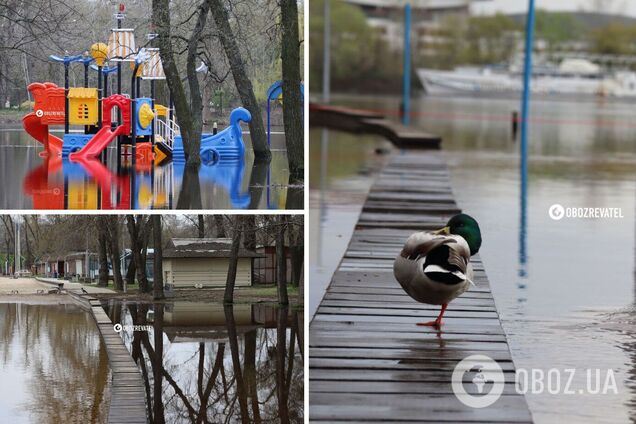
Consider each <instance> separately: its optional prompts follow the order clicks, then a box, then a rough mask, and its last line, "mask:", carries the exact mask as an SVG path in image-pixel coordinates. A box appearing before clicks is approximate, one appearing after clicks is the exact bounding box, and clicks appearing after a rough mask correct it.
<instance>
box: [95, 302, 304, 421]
mask: <svg viewBox="0 0 636 424" xmlns="http://www.w3.org/2000/svg"><path fill="white" fill-rule="evenodd" d="M104 309H105V310H106V312H107V313H108V315H109V316H110V317H111V319H112V321H113V322H115V323H121V324H122V325H123V326H124V330H123V331H122V332H121V333H120V334H121V337H122V338H123V340H124V343H125V344H126V346H127V348H128V349H129V351H130V352H131V355H132V357H133V359H134V360H135V362H136V363H137V365H138V366H139V369H140V372H141V375H142V379H143V381H144V384H145V385H146V393H147V399H146V404H147V405H149V407H148V414H149V418H150V422H166V423H191V422H211V423H223V422H226V423H227V422H229V423H235V422H241V421H242V418H243V419H244V420H243V422H270V423H279V422H281V423H285V422H290V423H302V422H303V416H304V412H303V411H304V408H303V400H304V394H303V391H304V384H303V376H304V372H303V369H304V359H303V319H302V316H303V311H302V310H300V311H296V310H293V309H283V308H274V307H272V306H268V305H263V304H254V305H249V304H237V305H234V306H233V307H232V306H229V307H223V305H216V304H210V303H193V302H175V303H167V304H149V303H121V302H119V301H110V302H108V303H104ZM127 325H150V326H151V328H150V329H149V330H148V331H133V330H134V328H130V327H129V328H127V327H126V326H127ZM158 386H160V387H161V390H159V391H157V390H155V388H156V387H158Z"/></svg>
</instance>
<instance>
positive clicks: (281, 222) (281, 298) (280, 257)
mask: <svg viewBox="0 0 636 424" xmlns="http://www.w3.org/2000/svg"><path fill="white" fill-rule="evenodd" d="M285 218H286V217H285V215H278V219H277V223H276V224H277V225H276V286H277V287H278V303H280V304H281V305H288V304H289V298H288V297H287V269H286V268H287V267H286V262H287V258H286V257H285V227H286V219H285Z"/></svg>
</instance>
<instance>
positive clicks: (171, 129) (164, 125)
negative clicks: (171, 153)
mask: <svg viewBox="0 0 636 424" xmlns="http://www.w3.org/2000/svg"><path fill="white" fill-rule="evenodd" d="M155 134H157V135H159V136H161V138H162V139H163V142H164V143H166V144H167V145H168V146H170V147H172V143H173V141H174V138H175V137H176V136H178V135H180V134H181V128H179V125H178V124H177V123H176V122H175V121H174V120H172V119H166V120H165V121H164V120H161V119H158V118H155Z"/></svg>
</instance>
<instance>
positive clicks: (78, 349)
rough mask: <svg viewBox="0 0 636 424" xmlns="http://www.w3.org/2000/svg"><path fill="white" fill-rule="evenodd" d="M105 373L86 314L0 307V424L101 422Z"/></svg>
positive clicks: (71, 309) (72, 309) (68, 308)
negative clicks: (16, 423) (1, 396)
mask: <svg viewBox="0 0 636 424" xmlns="http://www.w3.org/2000/svg"><path fill="white" fill-rule="evenodd" d="M109 373H110V367H109V365H108V356H107V354H106V349H105V347H104V346H103V345H102V343H101V339H100V335H99V330H98V329H97V326H96V325H95V321H94V320H93V318H92V316H91V315H90V314H89V313H88V312H86V311H84V310H82V309H81V308H79V307H77V306H75V305H57V304H55V305H53V304H51V305H29V304H21V303H17V304H16V303H0V393H3V394H5V395H3V400H2V401H0V422H2V423H5V422H6V423H14V422H37V423H66V422H77V423H80V422H81V423H100V422H106V417H107V415H108V399H109V395H108V393H109V390H110V383H109V381H110V378H109ZM3 405H4V406H7V407H9V409H8V410H4V408H3Z"/></svg>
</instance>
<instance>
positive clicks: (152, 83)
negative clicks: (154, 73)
mask: <svg viewBox="0 0 636 424" xmlns="http://www.w3.org/2000/svg"><path fill="white" fill-rule="evenodd" d="M150 106H151V107H152V111H153V112H155V80H153V79H152V80H150ZM155 118H156V116H155ZM155 118H153V119H152V121H151V122H150V125H151V126H150V142H151V143H152V145H153V146H154V145H155ZM152 169H153V170H154V167H153V168H152Z"/></svg>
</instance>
